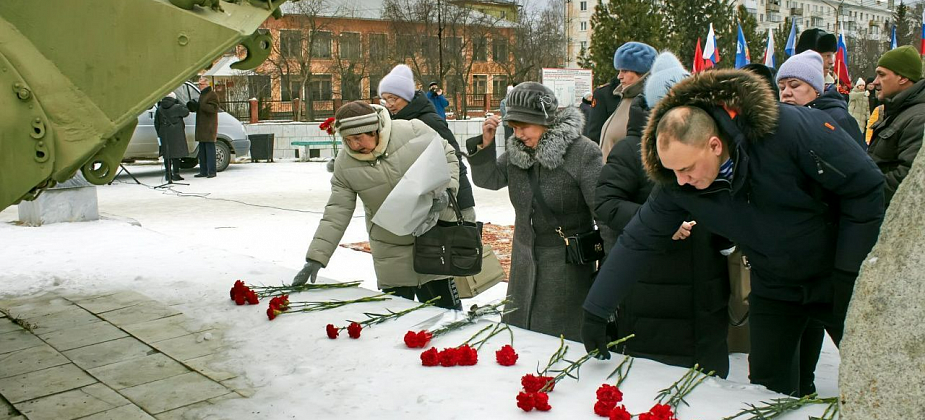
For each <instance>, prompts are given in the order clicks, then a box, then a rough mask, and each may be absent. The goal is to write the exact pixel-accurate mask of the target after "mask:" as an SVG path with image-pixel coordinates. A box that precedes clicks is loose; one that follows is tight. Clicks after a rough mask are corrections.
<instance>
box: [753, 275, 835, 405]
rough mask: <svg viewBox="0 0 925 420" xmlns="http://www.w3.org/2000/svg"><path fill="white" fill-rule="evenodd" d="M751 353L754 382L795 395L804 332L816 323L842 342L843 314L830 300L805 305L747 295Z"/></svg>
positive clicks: (798, 387)
mask: <svg viewBox="0 0 925 420" xmlns="http://www.w3.org/2000/svg"><path fill="white" fill-rule="evenodd" d="M748 304H749V318H748V324H749V328H750V333H751V353H750V354H749V355H748V367H749V374H748V377H749V379H750V380H751V382H752V383H753V384H759V385H764V386H766V387H767V388H768V389H770V390H772V391H777V392H780V393H782V394H787V395H794V396H796V395H797V394H798V393H799V392H800V385H801V384H802V383H803V381H802V378H801V377H800V359H801V357H800V347H801V345H800V342H801V337H802V336H803V333H804V331H806V329H807V327H808V326H810V324H811V323H812V322H817V323H818V324H820V325H822V327H823V328H824V329H825V331H827V332H828V333H829V336H830V337H832V341H834V342H835V345H836V346H837V345H839V343H841V337H842V333H843V332H844V328H845V319H844V316H837V315H835V313H834V311H833V308H832V304H830V303H811V304H803V303H800V302H786V301H780V300H774V299H767V298H763V297H760V296H755V294H754V293H752V294H751V295H750V296H749V297H748Z"/></svg>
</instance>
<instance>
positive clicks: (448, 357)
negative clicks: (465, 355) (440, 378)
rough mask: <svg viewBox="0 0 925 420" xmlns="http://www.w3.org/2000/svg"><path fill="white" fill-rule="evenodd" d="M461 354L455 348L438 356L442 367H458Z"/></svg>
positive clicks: (445, 350)
mask: <svg viewBox="0 0 925 420" xmlns="http://www.w3.org/2000/svg"><path fill="white" fill-rule="evenodd" d="M459 353H460V352H459V350H457V349H456V348H455V347H449V348H445V349H443V350H442V351H441V352H440V354H439V355H438V356H439V357H440V366H443V367H452V366H456V365H458V364H459V356H460V354H459Z"/></svg>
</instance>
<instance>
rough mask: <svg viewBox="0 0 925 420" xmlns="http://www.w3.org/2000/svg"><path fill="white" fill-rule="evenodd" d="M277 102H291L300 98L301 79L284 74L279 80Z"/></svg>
mask: <svg viewBox="0 0 925 420" xmlns="http://www.w3.org/2000/svg"><path fill="white" fill-rule="evenodd" d="M279 83H280V84H279V100H281V101H291V100H293V99H295V98H301V97H302V95H301V88H302V78H301V77H299V76H290V75H288V74H284V75H283V76H282V77H281V78H280V80H279Z"/></svg>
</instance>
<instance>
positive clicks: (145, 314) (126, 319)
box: [99, 301, 180, 326]
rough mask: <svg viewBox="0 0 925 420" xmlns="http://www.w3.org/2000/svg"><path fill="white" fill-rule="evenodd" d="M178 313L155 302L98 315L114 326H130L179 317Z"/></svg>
mask: <svg viewBox="0 0 925 420" xmlns="http://www.w3.org/2000/svg"><path fill="white" fill-rule="evenodd" d="M179 314H180V311H178V310H176V309H173V308H171V307H169V306H167V305H164V304H161V303H160V302H156V301H149V302H144V303H141V304H138V305H135V306H131V307H128V308H122V309H116V310H114V311H109V312H103V313H100V314H99V316H100V317H102V318H103V319H105V320H107V321H109V322H111V323H113V324H115V325H119V326H122V325H130V324H137V323H139V322H146V321H153V320H156V319H161V318H166V317H168V316H173V315H179Z"/></svg>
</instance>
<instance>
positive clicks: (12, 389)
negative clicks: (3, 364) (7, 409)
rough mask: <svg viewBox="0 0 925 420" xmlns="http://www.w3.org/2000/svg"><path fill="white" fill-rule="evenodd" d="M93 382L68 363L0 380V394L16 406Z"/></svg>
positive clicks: (85, 374)
mask: <svg viewBox="0 0 925 420" xmlns="http://www.w3.org/2000/svg"><path fill="white" fill-rule="evenodd" d="M94 382H96V379H93V377H92V376H90V375H87V373H86V372H84V371H83V370H81V369H80V368H79V367H77V366H74V365H72V364H70V363H69V364H66V365H61V366H55V367H50V368H48V369H42V370H38V371H34V372H29V373H24V374H22V375H16V376H10V377H8V378H3V379H0V394H3V397H4V398H6V399H7V400H9V401H10V402H11V403H13V404H16V403H19V402H22V401H26V400H32V399H36V398H40V397H44V396H46V395H51V394H55V393H59V392H64V391H68V390H72V389H75V388H80V387H82V386H86V385H90V384H92V383H94ZM26 415H27V416H28V414H26Z"/></svg>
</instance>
